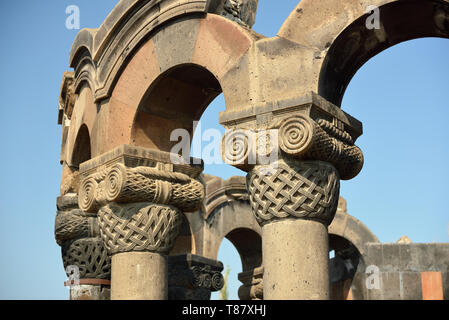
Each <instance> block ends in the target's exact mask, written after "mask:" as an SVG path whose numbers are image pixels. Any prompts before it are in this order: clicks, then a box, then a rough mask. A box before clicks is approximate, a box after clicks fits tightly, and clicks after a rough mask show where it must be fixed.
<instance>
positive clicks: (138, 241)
mask: <svg viewBox="0 0 449 320" xmlns="http://www.w3.org/2000/svg"><path fill="white" fill-rule="evenodd" d="M98 222H99V225H100V232H101V237H102V238H103V241H104V243H105V245H106V248H107V249H108V251H109V253H110V254H114V253H118V252H130V251H151V252H159V253H167V252H169V251H170V250H171V249H172V247H173V245H174V241H175V239H176V237H177V236H178V234H179V230H180V227H181V223H182V219H181V213H180V212H179V211H178V210H177V209H176V208H174V207H171V206H167V205H157V204H152V203H135V204H124V205H117V204H115V203H111V204H109V205H107V206H105V207H102V208H101V209H100V211H99V212H98Z"/></svg>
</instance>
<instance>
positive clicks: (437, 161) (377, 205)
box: [0, 0, 449, 299]
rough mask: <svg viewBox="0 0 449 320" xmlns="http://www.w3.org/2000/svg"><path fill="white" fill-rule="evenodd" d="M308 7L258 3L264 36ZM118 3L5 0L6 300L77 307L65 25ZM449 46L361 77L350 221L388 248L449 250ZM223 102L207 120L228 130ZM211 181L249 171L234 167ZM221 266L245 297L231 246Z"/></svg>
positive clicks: (377, 64)
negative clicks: (71, 268)
mask: <svg viewBox="0 0 449 320" xmlns="http://www.w3.org/2000/svg"><path fill="white" fill-rule="evenodd" d="M297 2H298V0H282V1H274V0H272V1H266V0H262V1H260V4H259V10H258V15H257V22H256V25H255V26H254V29H255V30H256V31H257V32H259V33H261V34H264V35H266V36H274V35H275V34H276V32H277V30H279V28H280V26H281V25H282V22H283V21H284V20H285V19H286V17H287V16H288V14H289V13H290V12H291V11H292V10H293V9H294V7H295V6H296V4H297ZM116 3H117V1H110V0H96V1H88V0H70V1H65V0H58V1H50V0H48V1H33V0H21V1H1V2H0V30H1V31H0V37H1V43H2V50H1V52H0V70H1V71H2V72H1V74H0V93H1V100H0V101H1V102H0V119H1V126H0V137H1V141H2V146H3V156H2V157H1V160H0V177H1V179H2V182H1V183H0V214H1V223H0V241H1V242H0V246H1V248H0V299H67V298H68V290H67V289H66V288H64V287H63V282H64V281H65V280H66V279H65V273H64V270H63V266H62V261H61V255H60V248H59V246H58V245H57V244H56V242H55V240H54V235H53V232H54V218H55V214H56V205H55V203H56V197H57V196H58V193H59V183H60V177H61V167H60V165H59V152H60V141H61V128H60V127H59V126H58V125H57V111H58V95H59V89H60V83H61V79H62V73H63V72H64V71H65V70H68V53H69V50H70V48H71V45H72V42H73V40H74V38H75V36H76V33H77V30H68V29H66V27H65V21H66V18H67V15H66V13H65V10H66V7H67V6H69V5H77V6H78V7H79V8H80V13H81V28H84V27H87V28H97V27H98V26H100V24H101V23H102V21H103V20H104V18H105V17H106V16H107V14H108V13H109V12H110V11H111V9H112V8H113V7H114V6H115V4H116ZM448 54H449V40H446V39H434V38H429V39H419V40H414V41H409V42H405V43H402V44H400V45H397V46H395V47H393V48H390V49H389V50H386V51H384V52H383V53H381V54H379V55H378V56H376V57H374V58H373V59H372V60H370V61H369V62H368V63H367V64H366V65H364V66H363V67H362V68H361V69H360V70H359V72H358V73H357V74H356V76H355V77H354V79H353V80H352V81H351V83H350V86H349V88H348V90H347V92H346V94H345V97H344V101H343V104H342V107H343V109H344V110H345V111H346V112H348V113H349V114H351V115H352V116H354V117H356V118H358V119H359V120H361V121H362V122H363V124H364V135H363V136H362V137H361V138H360V139H359V140H358V142H357V144H358V145H359V146H360V147H361V148H362V150H363V152H364V155H365V166H364V168H363V171H362V173H361V174H360V175H359V176H358V177H357V178H355V179H353V180H351V181H348V182H343V183H342V190H341V195H342V196H343V197H345V198H346V199H347V201H348V211H349V213H350V214H351V215H353V216H355V217H357V218H358V219H360V220H361V221H362V222H364V223H365V224H366V225H367V226H368V227H369V228H370V229H371V230H372V231H373V232H374V233H375V234H376V235H377V236H378V237H379V239H380V240H381V241H382V242H396V241H397V240H398V239H399V238H400V237H401V236H402V235H404V234H405V235H407V236H409V237H410V238H411V240H412V241H413V242H448V241H449V234H448V232H449V229H448V228H449V214H448V209H447V199H448V191H449V186H448V183H449V179H448V178H449V167H448V165H447V162H448V161H447V159H448V156H449V151H448V147H449V143H448V141H449V131H448V128H447V127H448V126H447V121H448V119H449V110H448V107H449V106H448V104H449V102H448V101H449V81H448V75H449V59H448ZM222 110H224V100H223V98H222V97H218V98H217V99H216V100H215V101H214V102H213V103H212V104H211V106H210V107H209V108H208V109H207V110H206V112H205V114H204V115H203V117H202V127H203V130H205V129H208V128H214V127H217V128H219V126H218V112H219V111H222ZM205 172H206V173H210V174H214V175H219V176H221V177H223V178H225V179H226V178H228V177H230V176H232V175H242V174H243V173H242V172H241V171H238V170H236V169H234V168H232V167H229V166H224V165H222V166H218V167H217V166H206V168H205ZM219 260H221V261H222V262H223V263H224V265H225V266H226V265H229V266H231V275H230V297H231V298H237V288H238V286H239V285H240V284H239V282H238V280H236V279H237V273H238V272H240V271H241V265H240V259H239V257H238V255H237V253H236V251H235V249H234V248H233V247H232V245H230V244H229V243H228V242H226V241H225V242H224V244H223V246H222V247H221V250H220V253H219Z"/></svg>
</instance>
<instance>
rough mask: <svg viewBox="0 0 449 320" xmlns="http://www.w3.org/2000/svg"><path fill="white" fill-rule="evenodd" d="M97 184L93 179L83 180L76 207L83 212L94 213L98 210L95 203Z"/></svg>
mask: <svg viewBox="0 0 449 320" xmlns="http://www.w3.org/2000/svg"><path fill="white" fill-rule="evenodd" d="M97 187H98V183H97V181H96V180H95V179H94V178H87V179H84V180H83V182H82V184H81V186H80V190H79V195H78V205H79V207H80V209H81V210H83V211H84V212H90V213H94V212H96V211H97V210H98V209H99V205H98V203H97V201H96V194H97Z"/></svg>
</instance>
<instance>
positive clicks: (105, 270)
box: [55, 194, 111, 279]
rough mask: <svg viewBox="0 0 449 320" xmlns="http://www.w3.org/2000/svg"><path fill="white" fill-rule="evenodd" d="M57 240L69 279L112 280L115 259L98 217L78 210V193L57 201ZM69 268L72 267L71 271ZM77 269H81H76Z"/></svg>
mask: <svg viewBox="0 0 449 320" xmlns="http://www.w3.org/2000/svg"><path fill="white" fill-rule="evenodd" d="M57 208H58V213H57V215H56V219H55V239H56V242H57V243H58V244H59V245H60V246H61V250H62V260H63V264H64V268H65V270H66V273H67V276H70V274H69V273H72V272H75V273H76V274H72V276H76V277H79V279H109V278H110V269H111V260H110V258H109V256H108V254H107V252H106V249H105V247H104V245H103V241H102V240H101V238H100V231H99V227H98V223H97V219H96V217H95V216H92V215H90V214H86V213H84V212H83V211H81V210H80V209H79V208H78V197H77V195H76V194H67V195H65V196H62V197H59V198H58V199H57ZM69 266H72V268H69V269H67V268H68V267H69ZM75 269H77V270H75Z"/></svg>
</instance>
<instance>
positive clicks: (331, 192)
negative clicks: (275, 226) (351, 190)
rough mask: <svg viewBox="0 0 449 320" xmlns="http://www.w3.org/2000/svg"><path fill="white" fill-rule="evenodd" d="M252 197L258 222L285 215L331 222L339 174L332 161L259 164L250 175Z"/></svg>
mask: <svg viewBox="0 0 449 320" xmlns="http://www.w3.org/2000/svg"><path fill="white" fill-rule="evenodd" d="M247 185H248V191H249V199H250V203H251V207H252V210H253V213H254V214H255V216H256V219H257V221H258V222H259V224H261V225H264V224H266V223H268V222H271V221H273V220H279V219H284V218H302V219H313V220H317V221H320V222H323V223H325V224H327V225H329V224H330V223H331V222H332V219H333V218H334V216H335V212H336V211H337V206H338V198H339V193H340V177H339V175H338V172H337V170H336V169H335V168H334V166H332V165H331V164H329V163H326V162H321V161H287V160H280V161H278V162H276V163H274V164H271V165H269V166H256V167H255V168H254V169H253V170H252V171H251V172H250V173H249V174H248V176H247Z"/></svg>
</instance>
